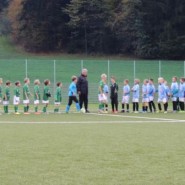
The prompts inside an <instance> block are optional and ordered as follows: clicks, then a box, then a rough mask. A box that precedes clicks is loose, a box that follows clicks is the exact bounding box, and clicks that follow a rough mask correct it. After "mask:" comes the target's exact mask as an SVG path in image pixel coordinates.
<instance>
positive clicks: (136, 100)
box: [132, 79, 140, 113]
mask: <svg viewBox="0 0 185 185" xmlns="http://www.w3.org/2000/svg"><path fill="white" fill-rule="evenodd" d="M139 83H140V80H139V79H135V80H134V86H133V87H132V92H133V99H132V103H133V112H134V113H139Z"/></svg>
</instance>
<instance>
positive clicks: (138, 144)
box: [0, 37, 185, 185]
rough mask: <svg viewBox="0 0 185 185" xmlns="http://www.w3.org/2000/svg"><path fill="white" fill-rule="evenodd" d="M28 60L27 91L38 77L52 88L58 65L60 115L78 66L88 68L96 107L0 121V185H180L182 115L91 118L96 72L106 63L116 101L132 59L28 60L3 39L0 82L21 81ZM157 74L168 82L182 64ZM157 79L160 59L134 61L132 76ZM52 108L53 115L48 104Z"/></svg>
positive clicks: (184, 165) (167, 65)
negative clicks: (115, 83) (115, 85)
mask: <svg viewBox="0 0 185 185" xmlns="http://www.w3.org/2000/svg"><path fill="white" fill-rule="evenodd" d="M26 59H27V64H28V66H27V74H28V76H29V77H30V79H31V87H30V88H31V91H32V90H33V89H32V86H33V80H34V79H36V78H39V79H40V80H41V81H43V80H44V79H45V78H49V79H50V80H51V82H52V86H51V88H52V89H54V86H53V82H54V65H53V64H54V60H55V61H56V66H55V67H56V70H55V73H56V76H55V77H56V81H62V82H63V84H64V86H63V103H62V107H61V109H62V111H63V110H64V109H65V105H66V101H67V87H68V85H69V83H70V77H71V76H72V75H74V74H76V75H79V74H80V70H81V67H82V66H81V64H82V63H81V60H83V66H84V67H86V68H88V70H89V76H88V79H89V84H90V95H89V96H90V103H92V102H93V103H95V104H90V110H91V111H92V112H93V113H92V114H81V113H80V114H78V113H73V112H74V107H73V108H72V113H70V114H64V113H63V114H53V113H50V114H48V115H43V114H42V115H38V116H36V115H34V114H31V115H23V114H21V115H14V114H13V113H11V114H9V115H4V114H2V115H0V141H1V142H0V185H184V184H185V178H184V174H185V157H184V156H185V145H184V143H185V137H184V136H185V114H180V113H179V114H172V113H169V114H118V115H111V114H106V115H104V114H103V115H101V114H97V113H96V112H97V111H96V110H97V107H98V106H97V104H96V103H97V87H98V82H99V78H100V75H101V73H108V62H107V61H108V59H109V60H110V69H109V73H110V75H115V76H116V77H117V81H118V83H119V86H120V96H119V99H121V86H122V81H123V79H125V78H129V79H130V81H131V85H132V83H133V76H134V70H133V61H134V59H129V58H121V57H119V56H118V57H116V56H114V57H112V56H105V57H102V56H101V57H99V56H83V55H67V54H65V55H64V54H47V55H46V54H30V53H26V52H24V51H23V50H22V49H20V48H17V47H15V46H14V45H12V44H11V43H10V42H9V40H8V39H7V38H5V37H0V77H2V78H3V79H4V81H6V80H11V81H12V82H14V81H16V80H20V81H21V82H23V79H24V77H25V76H26V69H25V68H26V63H25V60H26ZM161 75H162V76H164V77H165V78H166V79H167V80H168V81H170V79H171V77H172V76H173V75H177V76H183V75H184V62H183V61H162V63H161ZM158 76H159V61H158V60H156V61H147V60H137V62H136V77H137V78H140V79H141V80H143V79H144V78H149V77H152V78H154V79H155V81H156V79H157V77H158ZM12 87H13V86H12ZM12 89H13V88H12ZM12 93H13V92H11V96H12ZM32 100H33V99H32ZM11 102H12V99H11ZM39 108H40V110H41V107H39ZM0 109H1V111H0V112H2V106H0ZM10 109H11V111H12V110H13V107H12V105H11V106H10ZM20 110H21V111H22V110H23V108H22V105H21V106H20ZM49 110H50V111H53V102H52V100H51V103H50V106H49ZM31 111H33V105H31Z"/></svg>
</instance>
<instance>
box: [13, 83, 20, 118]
mask: <svg viewBox="0 0 185 185" xmlns="http://www.w3.org/2000/svg"><path fill="white" fill-rule="evenodd" d="M20 86H21V83H20V81H17V82H15V88H14V98H13V104H14V110H15V114H20V113H19V112H18V105H19V103H20Z"/></svg>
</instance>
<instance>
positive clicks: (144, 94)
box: [142, 79, 149, 113]
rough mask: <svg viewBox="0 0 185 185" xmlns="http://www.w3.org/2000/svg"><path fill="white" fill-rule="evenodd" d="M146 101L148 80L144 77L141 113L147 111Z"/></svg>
mask: <svg viewBox="0 0 185 185" xmlns="http://www.w3.org/2000/svg"><path fill="white" fill-rule="evenodd" d="M148 102H149V86H148V80H147V79H145V80H144V81H143V85H142V103H143V113H147V112H148Z"/></svg>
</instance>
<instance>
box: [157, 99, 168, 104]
mask: <svg viewBox="0 0 185 185" xmlns="http://www.w3.org/2000/svg"><path fill="white" fill-rule="evenodd" d="M166 102H168V100H167V98H163V99H160V98H159V99H158V103H166Z"/></svg>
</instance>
